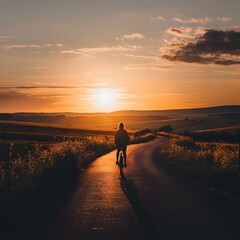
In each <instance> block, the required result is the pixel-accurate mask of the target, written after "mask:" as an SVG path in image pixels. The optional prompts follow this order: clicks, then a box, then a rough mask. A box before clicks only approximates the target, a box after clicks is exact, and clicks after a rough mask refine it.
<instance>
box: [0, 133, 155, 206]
mask: <svg viewBox="0 0 240 240" xmlns="http://www.w3.org/2000/svg"><path fill="white" fill-rule="evenodd" d="M154 138H155V135H154V134H152V133H150V132H149V131H139V132H135V133H133V134H131V137H130V144H134V143H141V142H147V141H150V140H152V139H154ZM0 145H1V147H2V149H1V159H0V193H1V197H0V200H1V201H5V202H9V201H11V199H16V198H17V197H18V196H20V195H21V194H22V193H25V192H31V191H32V190H36V189H39V188H44V187H46V188H47V187H49V185H51V184H50V183H54V182H57V183H61V184H68V183H69V182H73V181H75V180H76V177H77V176H78V175H79V171H80V170H81V169H82V168H84V167H86V166H87V164H88V163H90V162H91V161H93V160H94V159H96V158H97V157H99V156H101V155H103V154H106V153H108V152H110V151H112V150H113V149H114V148H115V144H114V136H101V135H99V136H94V137H92V136H88V137H82V138H78V139H75V140H67V139H65V140H64V141H61V142H52V143H48V144H46V143H36V142H29V141H28V142H24V141H20V142H19V141H15V142H13V141H2V142H0Z"/></svg>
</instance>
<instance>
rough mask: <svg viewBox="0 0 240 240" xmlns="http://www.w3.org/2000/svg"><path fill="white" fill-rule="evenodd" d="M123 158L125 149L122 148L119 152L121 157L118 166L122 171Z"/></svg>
mask: <svg viewBox="0 0 240 240" xmlns="http://www.w3.org/2000/svg"><path fill="white" fill-rule="evenodd" d="M123 158H124V154H123V149H122V148H121V149H120V151H119V157H118V166H119V168H120V170H122V169H123Z"/></svg>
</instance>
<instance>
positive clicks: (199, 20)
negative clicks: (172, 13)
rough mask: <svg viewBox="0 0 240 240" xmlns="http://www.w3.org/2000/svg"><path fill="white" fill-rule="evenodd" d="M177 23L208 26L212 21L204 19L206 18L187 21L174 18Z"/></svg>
mask: <svg viewBox="0 0 240 240" xmlns="http://www.w3.org/2000/svg"><path fill="white" fill-rule="evenodd" d="M173 20H174V21H175V22H179V23H185V24H188V23H197V24H199V23H200V24H206V23H208V22H210V21H212V20H211V19H210V18H209V17H204V18H187V19H182V18H173Z"/></svg>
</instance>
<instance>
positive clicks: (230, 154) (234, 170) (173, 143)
mask: <svg viewBox="0 0 240 240" xmlns="http://www.w3.org/2000/svg"><path fill="white" fill-rule="evenodd" d="M169 137H170V139H169V141H168V143H167V144H166V145H165V146H162V147H160V148H159V149H158V153H157V156H158V161H160V162H161V163H162V164H164V165H165V166H167V167H169V168H170V169H173V170H174V171H176V172H177V173H181V174H183V175H184V176H185V177H186V176H189V177H190V178H192V179H195V180H196V179H197V180H199V181H200V182H201V183H203V184H204V186H205V187H207V188H212V187H214V188H216V189H220V190H222V191H224V192H225V193H231V194H234V195H238V196H239V195H240V175H239V166H240V158H239V154H240V145H239V144H238V143H223V142H198V141H194V139H192V138H190V137H185V136H182V135H178V134H169Z"/></svg>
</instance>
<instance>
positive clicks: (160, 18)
mask: <svg viewBox="0 0 240 240" xmlns="http://www.w3.org/2000/svg"><path fill="white" fill-rule="evenodd" d="M151 20H159V21H166V19H165V18H164V17H162V16H157V17H153V18H151Z"/></svg>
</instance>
